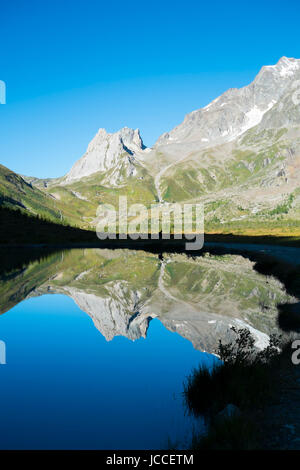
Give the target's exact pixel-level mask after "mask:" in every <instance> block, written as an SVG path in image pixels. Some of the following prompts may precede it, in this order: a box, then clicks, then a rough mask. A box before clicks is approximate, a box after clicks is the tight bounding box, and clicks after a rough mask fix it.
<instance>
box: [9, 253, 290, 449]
mask: <svg viewBox="0 0 300 470" xmlns="http://www.w3.org/2000/svg"><path fill="white" fill-rule="evenodd" d="M14 266H15V267H12V268H11V269H6V272H4V273H3V272H2V274H1V278H0V312H1V313H2V315H1V316H0V340H1V341H3V344H4V345H5V354H6V361H5V362H6V364H2V365H0V381H1V384H0V399H1V407H0V423H1V425H0V429H1V431H0V433H1V434H0V448H1V449H162V448H170V446H177V447H178V448H181V449H183V448H187V447H188V445H189V444H190V440H191V437H192V434H193V431H194V430H195V429H196V430H197V429H198V428H199V426H201V424H202V423H199V422H196V421H195V420H194V419H193V418H192V417H191V416H188V415H187V413H186V410H185V406H184V402H183V396H182V392H183V383H184V381H185V380H186V378H187V376H188V375H189V374H190V373H191V372H192V370H193V368H195V367H197V366H199V365H200V364H202V365H207V366H208V367H211V366H212V365H213V364H214V363H215V362H216V361H217V359H216V356H215V355H214V352H215V350H216V348H217V344H218V340H219V339H222V340H228V339H230V338H231V330H230V327H231V326H232V325H234V326H237V327H245V326H247V327H249V328H250V329H251V332H252V334H253V336H254V338H255V341H256V345H257V347H259V348H263V347H265V345H267V344H268V338H269V335H270V333H271V332H274V331H275V330H276V329H277V324H276V318H277V312H278V311H277V306H278V304H279V303H294V302H295V299H294V298H293V297H292V296H291V295H289V294H288V293H287V292H286V290H285V288H284V286H283V285H282V284H281V283H280V282H279V281H278V280H277V279H276V278H271V277H270V276H265V275H261V274H259V273H257V272H256V271H255V269H254V265H253V262H251V261H250V260H249V259H247V258H245V257H242V256H239V255H235V254H230V255H212V254H209V253H206V254H204V255H203V256H200V257H193V258H190V257H188V256H186V255H184V254H181V255H180V254H169V255H168V254H164V255H163V256H157V255H155V254H152V253H147V252H144V251H132V250H106V249H76V250H75V249H74V250H64V251H58V252H56V253H53V254H51V255H49V256H45V257H43V258H42V259H40V260H38V259H36V260H33V261H31V262H30V263H27V264H25V265H23V266H18V267H16V265H14Z"/></svg>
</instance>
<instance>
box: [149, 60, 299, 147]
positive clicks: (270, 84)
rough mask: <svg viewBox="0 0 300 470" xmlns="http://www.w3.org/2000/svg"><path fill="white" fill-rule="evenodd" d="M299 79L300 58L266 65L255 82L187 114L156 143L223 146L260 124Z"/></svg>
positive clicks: (233, 90)
mask: <svg viewBox="0 0 300 470" xmlns="http://www.w3.org/2000/svg"><path fill="white" fill-rule="evenodd" d="M298 80H300V60H298V59H293V58H287V57H282V58H281V59H280V60H279V61H278V63H277V64H276V65H270V66H264V67H262V69H261V70H260V72H259V73H258V75H257V76H256V78H255V79H254V81H253V82H252V83H251V84H250V85H247V86H245V87H243V88H240V89H237V88H231V89H229V90H227V91H226V92H225V93H223V95H221V96H219V97H218V98H216V99H215V100H214V101H212V102H211V103H210V104H208V105H207V106H205V107H204V108H201V109H198V110H196V111H193V112H192V113H190V114H188V115H187V116H185V119H184V121H183V122H182V123H181V124H179V125H178V126H177V127H175V128H174V129H173V130H172V131H170V132H168V133H165V134H163V135H162V136H161V137H160V138H159V139H158V141H157V142H156V144H155V146H156V147H158V146H165V145H172V146H173V144H179V143H180V144H182V143H184V144H186V145H187V146H189V147H186V148H188V150H191V149H192V145H191V144H193V145H194V147H195V148H197V149H201V148H205V147H210V146H212V145H220V144H223V143H226V142H230V141H232V140H234V139H236V138H237V137H238V136H239V135H241V134H243V133H244V132H246V131H247V130H249V129H251V128H252V127H254V126H256V125H257V124H259V123H260V122H261V121H262V119H263V117H264V115H265V114H266V113H267V112H268V111H270V110H271V109H272V107H273V106H274V105H275V104H276V103H277V102H278V100H280V99H281V98H282V97H283V96H284V95H285V94H286V93H287V92H288V90H290V89H291V88H292V87H293V83H295V82H297V81H298Z"/></svg>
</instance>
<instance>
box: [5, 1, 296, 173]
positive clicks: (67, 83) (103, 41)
mask: <svg viewBox="0 0 300 470" xmlns="http://www.w3.org/2000/svg"><path fill="white" fill-rule="evenodd" d="M0 17H1V27H0V44H1V56H0V57H1V61H0V79H1V80H4V81H5V82H6V86H7V104H6V105H0V132H1V137H0V163H2V164H4V165H6V166H8V167H9V168H11V169H12V170H14V171H17V172H19V173H22V174H27V175H35V176H38V177H47V176H49V177H55V176H61V175H63V174H65V173H66V172H67V171H68V170H69V168H70V167H71V166H72V164H73V163H74V162H75V160H77V159H78V158H80V157H81V155H82V154H83V153H84V151H85V149H86V147H87V144H88V142H89V141H90V140H91V138H92V137H93V136H94V134H95V133H96V131H97V130H98V128H99V127H105V128H106V129H107V130H108V131H109V132H114V131H116V130H118V129H119V128H121V127H123V126H128V127H133V128H137V127H139V128H140V130H141V134H142V137H143V139H144V142H145V144H146V145H148V146H151V145H153V143H154V142H155V140H156V139H157V138H158V136H159V135H160V134H161V133H163V132H165V131H167V130H170V129H171V128H173V127H174V126H175V125H176V124H178V123H180V122H181V121H182V120H183V118H184V115H185V114H186V113H188V112H190V111H192V110H194V109H198V108H200V107H202V106H204V105H206V104H207V103H208V102H210V101H211V100H212V99H214V98H216V97H217V96H218V95H220V94H221V93H222V92H224V91H225V90H226V89H228V88H231V87H241V86H244V85H246V84H248V83H249V82H250V81H252V80H253V78H254V76H255V75H256V74H257V72H258V71H259V69H260V68H261V66H262V65H268V64H274V63H276V62H277V61H278V59H279V58H280V57H281V56H283V55H285V56H287V57H296V58H300V36H299V18H300V2H299V0H285V1H283V0H280V1H276V0H260V1H256V0H251V1H247V0H244V1H241V0H239V1H230V0H229V1H220V0H219V1H216V0H211V1H210V2H207V1H203V2H202V1H200V0H185V1H182V0H181V1H177V0H171V1H169V0H160V1H157V0H151V1H149V2H146V1H143V0H140V1H135V0H134V1H132V0H128V1H119V0H115V1H101V0H98V1H96V0H84V1H83V0H73V1H70V0H60V1H58V0H51V1H49V0H27V1H24V0H11V1H9V2H8V1H7V0H0Z"/></svg>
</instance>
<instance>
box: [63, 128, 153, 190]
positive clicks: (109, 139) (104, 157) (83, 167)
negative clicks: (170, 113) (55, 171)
mask: <svg viewBox="0 0 300 470" xmlns="http://www.w3.org/2000/svg"><path fill="white" fill-rule="evenodd" d="M144 149H145V146H144V144H143V141H142V138H141V135H140V131H139V129H135V130H134V129H130V128H129V127H123V128H122V129H120V130H119V131H117V132H115V133H108V132H107V131H106V130H105V129H103V128H101V129H99V130H98V132H97V134H96V135H95V137H94V138H93V139H92V140H91V142H90V143H89V145H88V148H87V150H86V152H85V154H84V155H83V157H81V159H80V160H78V161H77V162H76V163H75V164H74V165H73V167H72V168H71V170H70V171H69V173H68V174H67V175H66V177H65V179H64V183H71V182H73V181H74V180H78V179H80V178H83V177H86V176H90V175H92V174H94V173H97V172H98V171H108V170H110V169H111V168H115V167H116V166H117V165H118V164H119V160H120V157H121V156H122V155H124V154H126V155H128V156H129V157H130V156H135V155H136V154H139V153H141V152H142V151H143V150H144Z"/></svg>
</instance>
